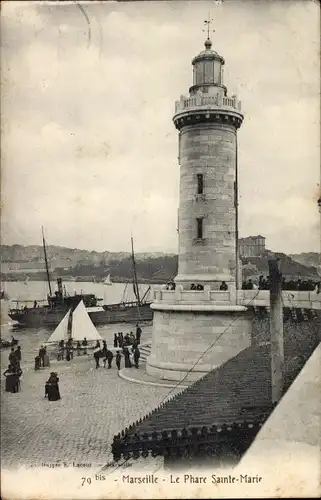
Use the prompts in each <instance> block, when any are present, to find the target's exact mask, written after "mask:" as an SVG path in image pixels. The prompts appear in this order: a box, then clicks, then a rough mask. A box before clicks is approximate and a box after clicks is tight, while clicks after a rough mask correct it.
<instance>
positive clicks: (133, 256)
mask: <svg viewBox="0 0 321 500" xmlns="http://www.w3.org/2000/svg"><path fill="white" fill-rule="evenodd" d="M131 244H132V261H133V287H134V294H135V295H136V298H137V301H138V305H140V298H139V288H138V283H137V273H136V262H135V254H134V240H133V237H131Z"/></svg>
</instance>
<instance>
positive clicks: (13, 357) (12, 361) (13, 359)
mask: <svg viewBox="0 0 321 500" xmlns="http://www.w3.org/2000/svg"><path fill="white" fill-rule="evenodd" d="M9 363H10V365H11V366H14V365H15V364H16V363H17V358H16V353H15V350H14V347H11V352H10V354H9Z"/></svg>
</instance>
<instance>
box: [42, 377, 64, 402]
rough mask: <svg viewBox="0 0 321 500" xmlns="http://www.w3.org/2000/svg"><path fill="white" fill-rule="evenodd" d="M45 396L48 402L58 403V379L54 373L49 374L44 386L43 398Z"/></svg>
mask: <svg viewBox="0 0 321 500" xmlns="http://www.w3.org/2000/svg"><path fill="white" fill-rule="evenodd" d="M47 396H48V400H49V401H58V399H60V391H59V377H58V373H56V372H51V373H50V377H49V379H48V380H47V382H46V384H45V397H47Z"/></svg>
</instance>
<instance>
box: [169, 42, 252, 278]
mask: <svg viewBox="0 0 321 500" xmlns="http://www.w3.org/2000/svg"><path fill="white" fill-rule="evenodd" d="M211 46H212V43H211V41H210V40H209V39H207V40H206V42H205V50H203V51H202V52H201V53H200V54H199V55H198V56H196V57H195V58H194V59H193V61H192V65H193V85H192V87H191V88H190V89H189V92H190V96H189V97H188V98H186V97H183V96H182V97H181V99H180V101H178V102H176V109H175V115H174V124H175V127H176V128H177V129H178V130H179V164H180V202H179V267H178V276H177V277H176V283H184V284H185V283H189V284H191V283H194V284H196V285H197V284H198V283H201V284H204V283H207V282H210V283H213V284H214V283H221V282H222V281H225V282H226V283H227V284H228V285H231V286H233V284H234V283H235V281H236V272H237V241H236V209H237V199H236V168H237V136H236V133H237V129H238V128H239V127H240V125H241V124H242V121H243V115H242V114H241V111H240V107H241V106H240V102H239V101H237V99H236V97H235V96H232V97H228V96H227V89H226V87H225V86H224V84H223V66H224V63H225V61H224V59H223V58H222V57H221V56H220V55H218V54H217V52H215V51H214V50H212V49H211Z"/></svg>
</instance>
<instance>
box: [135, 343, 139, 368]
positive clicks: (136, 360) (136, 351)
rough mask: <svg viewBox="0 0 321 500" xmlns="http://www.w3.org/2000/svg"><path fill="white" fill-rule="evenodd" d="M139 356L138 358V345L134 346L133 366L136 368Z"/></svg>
mask: <svg viewBox="0 0 321 500" xmlns="http://www.w3.org/2000/svg"><path fill="white" fill-rule="evenodd" d="M139 358H140V352H139V349H138V347H136V348H135V350H134V362H135V368H138V361H139Z"/></svg>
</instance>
